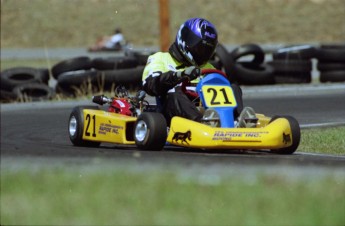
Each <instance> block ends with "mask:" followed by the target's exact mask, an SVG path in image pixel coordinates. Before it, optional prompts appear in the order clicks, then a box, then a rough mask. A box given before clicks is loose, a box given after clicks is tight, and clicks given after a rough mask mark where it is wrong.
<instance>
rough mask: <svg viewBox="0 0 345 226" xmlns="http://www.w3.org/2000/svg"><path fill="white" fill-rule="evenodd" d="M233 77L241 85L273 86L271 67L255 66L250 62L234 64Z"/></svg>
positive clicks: (264, 65)
mask: <svg viewBox="0 0 345 226" xmlns="http://www.w3.org/2000/svg"><path fill="white" fill-rule="evenodd" d="M235 71H236V72H235V77H236V78H237V81H236V82H238V83H239V84H242V85H264V84H274V77H273V72H274V70H273V67H271V66H270V65H266V64H262V65H256V64H253V63H250V62H246V63H236V64H235Z"/></svg>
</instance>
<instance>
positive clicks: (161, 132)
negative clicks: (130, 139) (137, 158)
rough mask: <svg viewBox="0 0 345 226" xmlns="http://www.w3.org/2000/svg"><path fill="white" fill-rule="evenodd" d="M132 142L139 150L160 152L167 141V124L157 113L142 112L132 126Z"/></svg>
mask: <svg viewBox="0 0 345 226" xmlns="http://www.w3.org/2000/svg"><path fill="white" fill-rule="evenodd" d="M133 132H134V140H135V144H136V145H137V147H138V148H139V149H142V150H153V151H160V150H162V149H163V147H164V145H165V143H166V139H167V136H168V135H167V123H166V120H165V118H164V116H163V115H162V114H160V113H157V112H143V113H142V114H141V115H139V117H138V119H137V121H136V123H135V126H134V131H133Z"/></svg>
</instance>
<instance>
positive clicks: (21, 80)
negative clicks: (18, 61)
mask: <svg viewBox="0 0 345 226" xmlns="http://www.w3.org/2000/svg"><path fill="white" fill-rule="evenodd" d="M45 81H46V74H45V73H44V72H43V71H42V70H40V69H36V68H31V67H15V68H10V69H7V70H4V71H2V72H1V75H0V83H1V89H3V90H7V91H12V90H13V89H14V87H16V86H18V85H22V84H28V83H42V82H45Z"/></svg>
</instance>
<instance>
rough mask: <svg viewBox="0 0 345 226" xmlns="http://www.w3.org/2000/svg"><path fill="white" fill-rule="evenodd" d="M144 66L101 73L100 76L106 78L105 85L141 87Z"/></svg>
mask: <svg viewBox="0 0 345 226" xmlns="http://www.w3.org/2000/svg"><path fill="white" fill-rule="evenodd" d="M143 72H144V66H139V67H136V68H129V69H119V70H106V71H100V72H99V75H98V76H104V79H105V84H107V85H109V84H117V85H132V86H134V87H138V86H139V87H140V86H141V84H142V75H143Z"/></svg>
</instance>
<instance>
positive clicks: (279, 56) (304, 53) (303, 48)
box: [272, 45, 316, 60]
mask: <svg viewBox="0 0 345 226" xmlns="http://www.w3.org/2000/svg"><path fill="white" fill-rule="evenodd" d="M315 57H316V48H315V47H314V46H311V45H297V46H296V45H295V46H287V47H284V48H280V49H278V50H276V51H274V52H273V53H272V58H273V59H274V60H310V59H311V58H315Z"/></svg>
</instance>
